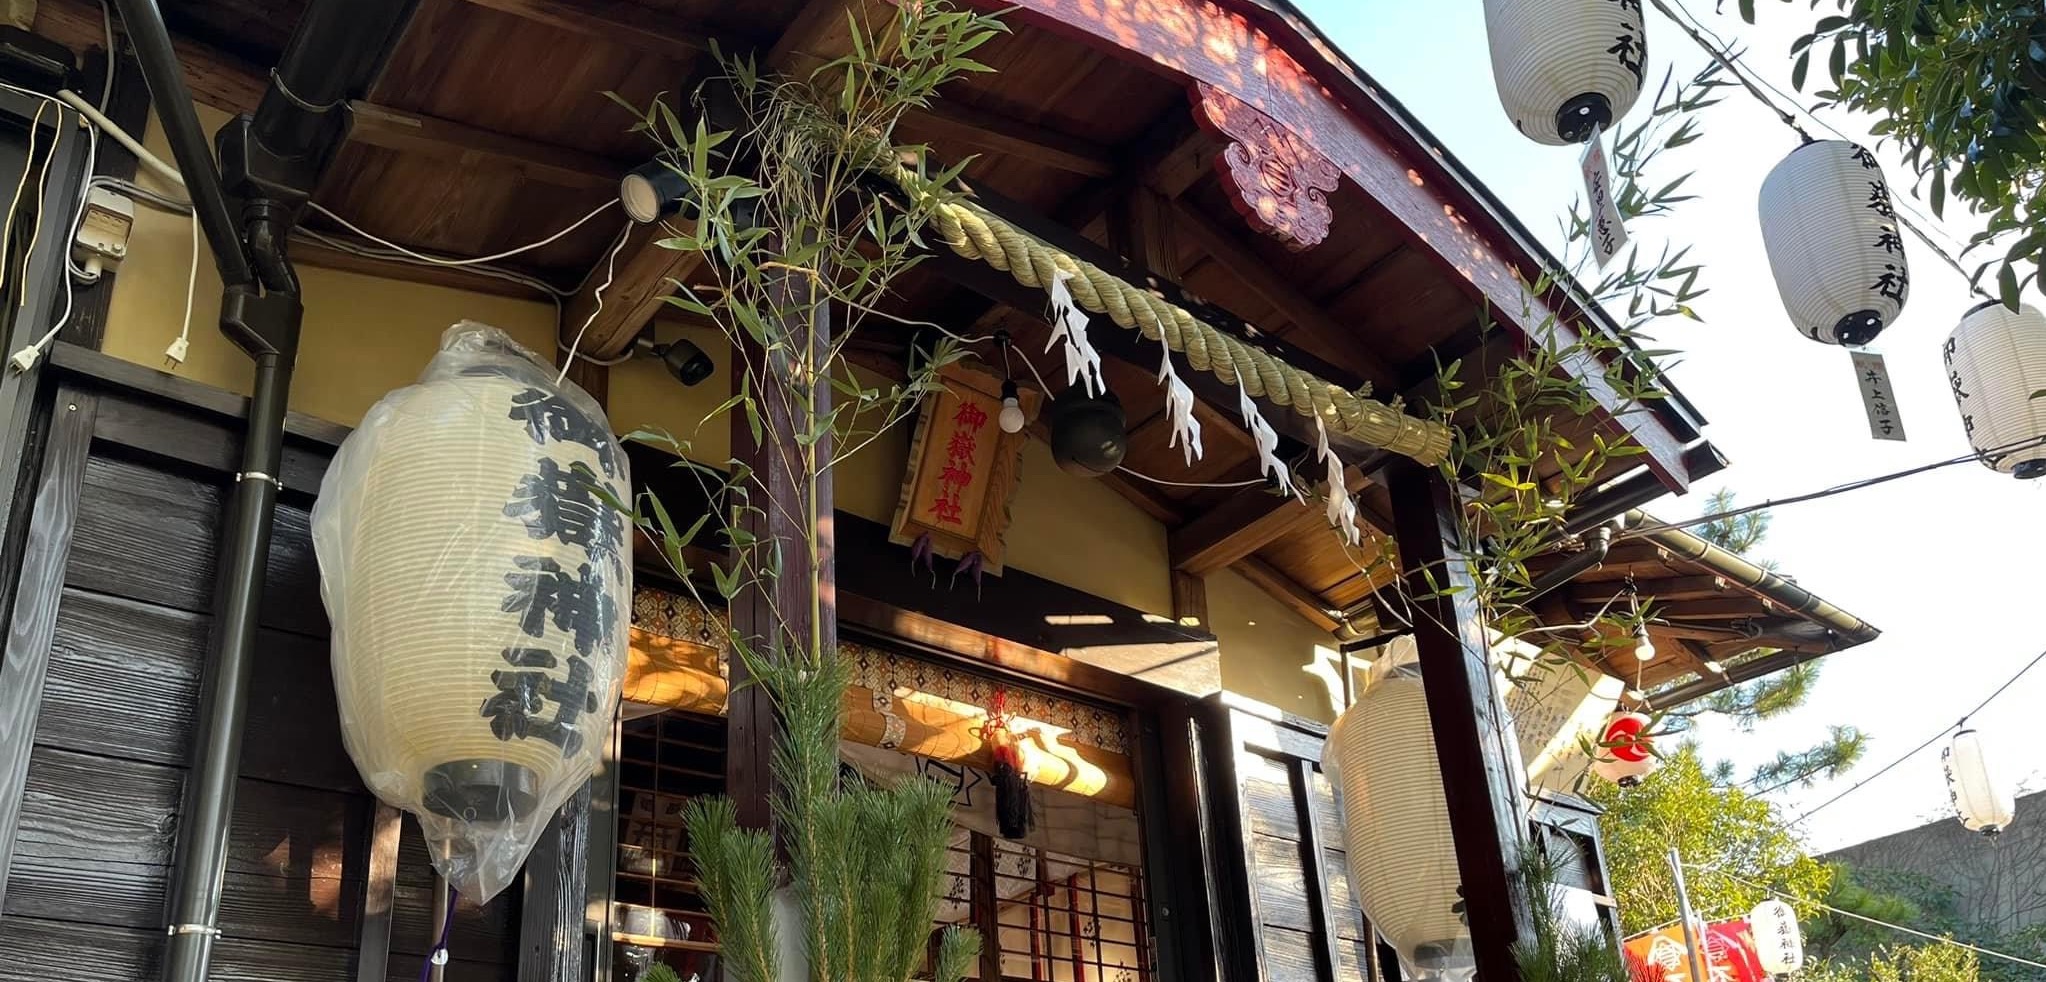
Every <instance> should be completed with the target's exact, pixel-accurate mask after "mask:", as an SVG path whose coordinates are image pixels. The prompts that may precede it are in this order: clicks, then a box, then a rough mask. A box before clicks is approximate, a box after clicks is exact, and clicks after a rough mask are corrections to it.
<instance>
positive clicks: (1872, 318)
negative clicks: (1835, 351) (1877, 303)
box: [1833, 310, 1883, 347]
mask: <svg viewBox="0 0 2046 982" xmlns="http://www.w3.org/2000/svg"><path fill="white" fill-rule="evenodd" d="M1881 333H1883V315H1881V314H1878V313H1876V312H1875V311H1873V310H1857V311H1855V312H1854V313H1851V314H1848V315H1847V316H1845V317H1842V318H1840V322H1839V323H1837V324H1834V325H1833V341H1834V343H1836V344H1845V345H1850V346H1854V347H1859V346H1861V345H1864V344H1867V343H1869V342H1870V341H1873V340H1875V338H1876V335H1878V334H1881Z"/></svg>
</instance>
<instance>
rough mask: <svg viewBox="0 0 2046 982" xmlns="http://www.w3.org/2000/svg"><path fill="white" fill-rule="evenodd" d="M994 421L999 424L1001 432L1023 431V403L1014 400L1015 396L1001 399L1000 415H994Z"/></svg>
mask: <svg viewBox="0 0 2046 982" xmlns="http://www.w3.org/2000/svg"><path fill="white" fill-rule="evenodd" d="M995 422H997V423H999V424H1001V427H1002V432H1004V433H1021V432H1023V424H1024V422H1025V420H1024V419H1023V405H1022V404H1021V403H1019V402H1017V401H1016V397H1015V396H1010V397H1008V398H1007V399H1003V400H1002V411H1001V413H1000V415H997V416H996V417H995Z"/></svg>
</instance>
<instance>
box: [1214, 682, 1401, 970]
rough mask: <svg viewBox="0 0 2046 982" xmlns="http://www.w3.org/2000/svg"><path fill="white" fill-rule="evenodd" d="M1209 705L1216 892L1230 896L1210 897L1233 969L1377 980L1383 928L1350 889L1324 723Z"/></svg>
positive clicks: (1232, 707) (1230, 706)
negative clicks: (1325, 761)
mask: <svg viewBox="0 0 2046 982" xmlns="http://www.w3.org/2000/svg"><path fill="white" fill-rule="evenodd" d="M1210 706H1211V708H1212V710H1213V716H1212V718H1211V722H1210V724H1209V726H1208V728H1207V729H1208V732H1210V733H1211V734H1213V736H1212V737H1211V738H1210V742H1209V744H1208V746H1207V748H1206V751H1205V755H1206V757H1207V758H1208V764H1209V775H1208V780H1207V782H1206V784H1207V787H1208V788H1209V789H1210V790H1209V801H1208V802H1207V809H1208V818H1209V822H1210V824H1211V827H1212V829H1213V830H1214V832H1215V834H1214V835H1213V836H1211V842H1212V843H1213V845H1212V846H1211V853H1212V854H1211V855H1210V857H1209V862H1210V863H1211V864H1213V865H1215V866H1216V867H1218V870H1217V873H1218V875H1216V876H1214V877H1213V878H1212V879H1211V882H1212V883H1213V884H1214V886H1213V887H1212V888H1211V889H1213V890H1214V891H1216V892H1217V893H1220V894H1225V895H1224V896H1217V897H1215V898H1213V902H1214V904H1215V907H1216V909H1217V911H1219V912H1220V915H1219V916H1218V918H1217V925H1218V929H1219V931H1220V933H1221V934H1222V935H1223V940H1224V945H1223V947H1224V948H1225V951H1226V956H1227V958H1228V961H1229V964H1230V966H1231V976H1230V977H1232V978H1234V977H1244V978H1259V979H1265V980H1270V982H1379V979H1380V974H1379V970H1378V957H1377V950H1378V949H1377V937H1376V935H1375V934H1374V933H1373V932H1372V931H1371V929H1370V926H1369V925H1368V924H1366V923H1365V920H1364V916H1363V914H1362V913H1361V912H1360V911H1359V910H1358V908H1357V904H1356V901H1355V900H1354V899H1353V898H1352V896H1351V894H1350V884H1349V876H1348V869H1349V867H1348V863H1347V860H1346V856H1345V853H1344V851H1343V836H1342V828H1341V824H1340V820H1339V818H1338V817H1337V813H1336V803H1335V796H1334V793H1333V792H1332V790H1331V788H1330V786H1329V783H1328V779H1327V778H1326V777H1324V776H1323V775H1322V773H1321V745H1322V741H1323V737H1324V731H1323V730H1322V728H1321V727H1319V726H1317V725H1315V724H1312V723H1308V722H1305V721H1302V720H1295V719H1291V718H1282V719H1277V720H1273V719H1266V718H1263V717H1261V716H1260V715H1258V714H1256V713H1254V712H1251V711H1247V710H1245V709H1242V708H1237V707H1235V706H1232V705H1230V704H1228V703H1225V702H1212V703H1211V704H1210ZM1239 842H1240V843H1241V846H1240V849H1238V848H1235V845H1236V843H1239ZM1232 922H1234V925H1235V926H1233V927H1232Z"/></svg>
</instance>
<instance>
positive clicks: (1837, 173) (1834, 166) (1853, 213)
mask: <svg viewBox="0 0 2046 982" xmlns="http://www.w3.org/2000/svg"><path fill="white" fill-rule="evenodd" d="M1761 215H1762V245H1763V247H1764V248H1765V249H1766V250H1767V251H1768V253H1769V271H1770V272H1771V273H1774V274H1775V276H1776V292H1777V293H1778V294H1779V295H1780V296H1782V298H1783V309H1784V310H1785V311H1786V312H1787V313H1789V314H1790V322H1791V324H1792V325H1794V326H1795V327H1796V328H1797V329H1798V331H1799V332H1801V333H1803V334H1804V336H1805V337H1808V338H1811V339H1812V340H1814V341H1823V342H1825V343H1826V344H1845V345H1856V346H1858V345H1864V344H1867V343H1869V342H1870V341H1873V340H1875V336H1876V335H1877V334H1879V333H1881V331H1882V329H1883V328H1885V327H1888V326H1889V325H1890V324H1892V323H1894V322H1895V321H1896V319H1897V315H1898V314H1899V313H1901V312H1902V311H1903V309H1904V300H1905V298H1906V297H1908V296H1909V295H1910V292H1911V273H1910V270H1909V269H1908V268H1907V267H1906V266H1905V263H1904V239H1903V237H1902V236H1901V235H1899V234H1898V226H1897V216H1896V212H1895V211H1894V210H1893V208H1892V206H1891V204H1890V186H1889V183H1888V182H1886V181H1884V180H1883V170H1882V167H1881V165H1879V164H1877V163H1876V159H1875V156H1874V155H1873V154H1870V153H1869V152H1868V151H1867V150H1865V149H1863V148H1861V147H1860V146H1857V145H1855V144H1853V143H1849V142H1848V141H1846V140H1815V141H1812V142H1810V143H1806V144H1805V145H1804V146H1801V147H1799V148H1797V149H1796V150H1793V151H1791V152H1790V156H1788V157H1785V158H1783V161H1782V162H1781V163H1779V164H1777V165H1776V169H1775V170H1772V171H1770V172H1769V176H1768V177H1767V178H1766V179H1764V180H1763V181H1762V196H1761Z"/></svg>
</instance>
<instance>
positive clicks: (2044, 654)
mask: <svg viewBox="0 0 2046 982" xmlns="http://www.w3.org/2000/svg"><path fill="white" fill-rule="evenodd" d="M2042 661H2046V651H2041V652H2039V653H2038V654H2037V655H2034V656H2033V657H2032V660H2031V661H2028V662H2026V663H2025V667H2023V668H2020V669H2018V671H2017V674H2016V675H2012V676H2011V677H2010V678H2007V679H2005V680H2004V681H2003V684H2002V685H1999V686H1997V687H1996V691H1994V692H1991V693H1990V694H1989V697H1988V698H1986V699H1983V700H1982V701H1981V702H1978V703H1976V704H1975V708H1974V709H1970V710H1968V711H1967V712H1965V713H1962V714H1961V718H1960V720H1959V721H1958V722H1955V723H1951V724H1948V725H1947V727H1946V728H1945V729H1942V730H1940V731H1939V732H1938V733H1934V734H1933V735H1932V736H1930V737H1927V738H1926V739H1925V742H1924V743H1921V744H1919V745H1918V746H1915V747H1912V748H1911V749H1910V750H1907V751H1905V752H1904V756H1902V757H1899V758H1897V759H1896V760H1893V761H1890V762H1889V763H1887V764H1884V765H1883V767H1882V769H1881V770H1878V771H1876V772H1875V773H1874V774H1870V775H1869V776H1867V777H1865V778H1862V779H1861V780H1859V781H1856V782H1854V784H1853V785H1852V786H1850V787H1849V788H1848V789H1847V790H1845V791H1842V792H1840V793H1839V794H1836V795H1834V796H1833V797H1831V798H1827V799H1826V800H1825V801H1822V802H1820V803H1818V804H1817V805H1815V806H1813V807H1812V808H1809V809H1807V810H1806V811H1805V813H1804V814H1802V815H1799V816H1797V817H1796V818H1793V819H1791V820H1790V821H1789V823H1787V824H1790V825H1796V824H1798V823H1800V822H1803V821H1804V820H1805V819H1807V818H1810V817H1812V816H1813V815H1816V814H1818V813H1819V812H1820V811H1822V810H1824V809H1825V808H1826V807H1827V806H1828V805H1831V804H1832V803H1834V802H1836V801H1839V800H1840V799H1842V798H1845V797H1847V796H1848V795H1850V794H1853V793H1854V792H1855V791H1856V790H1859V789H1860V788H1861V786H1862V785H1864V784H1867V783H1869V782H1870V781H1873V780H1875V779H1876V778H1879V777H1882V776H1883V775H1884V774H1888V773H1889V772H1890V771H1891V770H1892V769H1894V768H1896V766H1897V765H1899V764H1902V763H1903V762H1905V761H1907V760H1910V759H1911V758H1913V757H1915V756H1917V755H1918V754H1919V752H1921V751H1923V750H1924V749H1925V748H1927V747H1930V746H1932V745H1933V744H1934V743H1937V742H1939V738H1940V737H1943V736H1946V735H1947V734H1949V733H1952V732H1953V731H1955V730H1958V729H1960V728H1961V727H1964V726H1966V725H1968V718H1969V717H1971V716H1974V715H1975V714H1976V713H1979V712H1981V711H1982V709H1983V707H1985V706H1987V705H1989V704H1990V703H1991V702H1994V701H1995V700H1996V697H1997V696H2000V695H2003V693H2004V690H2006V689H2009V688H2010V687H2011V686H2012V685H2015V684H2016V683H2017V681H2018V679H2021V678H2023V677H2024V675H2025V673H2026V672H2029V671H2031V670H2032V669H2033V668H2035V667H2037V666H2038V664H2039V663H2040V662H2042Z"/></svg>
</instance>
